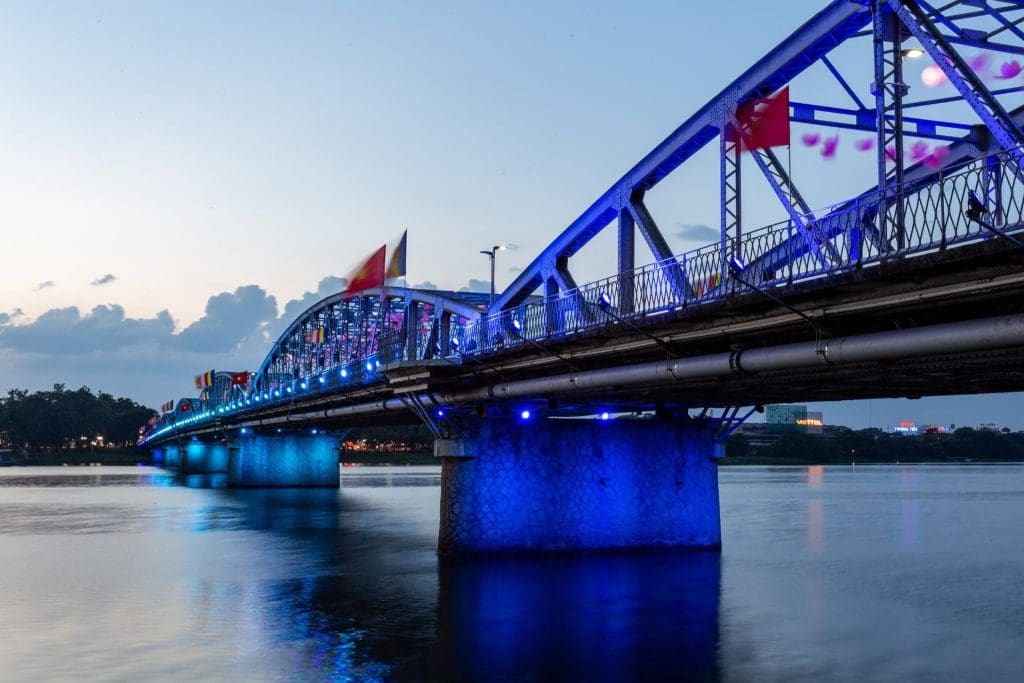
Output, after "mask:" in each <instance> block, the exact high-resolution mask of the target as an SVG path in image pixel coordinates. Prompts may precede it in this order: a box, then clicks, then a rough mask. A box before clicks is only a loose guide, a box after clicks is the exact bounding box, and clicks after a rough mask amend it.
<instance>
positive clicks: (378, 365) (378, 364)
mask: <svg viewBox="0 0 1024 683" xmlns="http://www.w3.org/2000/svg"><path fill="white" fill-rule="evenodd" d="M374 363H375V364H376V365H377V367H378V368H379V367H380V361H379V360H378V361H374Z"/></svg>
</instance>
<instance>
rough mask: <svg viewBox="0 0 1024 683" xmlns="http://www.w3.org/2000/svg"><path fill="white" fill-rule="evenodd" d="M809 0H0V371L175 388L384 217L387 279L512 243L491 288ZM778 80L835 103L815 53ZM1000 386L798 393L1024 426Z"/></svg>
mask: <svg viewBox="0 0 1024 683" xmlns="http://www.w3.org/2000/svg"><path fill="white" fill-rule="evenodd" d="M824 4H825V3H824V2H820V3H819V2H807V1H803V0H800V1H798V0H791V1H789V2H773V3H765V2H761V1H758V0H733V1H730V2H716V3H694V2H651V3H646V4H644V5H642V6H641V5H637V6H630V5H627V4H624V3H621V2H618V3H612V2H596V3H595V2H589V3H582V2H574V3H570V2H514V3H513V2H487V1H485V2H372V3H365V2H360V3H356V2H292V3H283V2H278V3H271V2H188V1H186V2H144V3H139V2H127V1H125V2H88V1H85V2H31V3H28V2H0V8H2V14H3V21H2V22H0V90H2V92H3V94H4V100H5V102H6V106H4V107H2V108H0V221H2V223H0V225H2V228H0V235H2V243H0V251H2V253H3V260H2V262H0V272H2V276H0V282H2V287H0V391H4V392H6V391H7V390H8V389H10V388H14V387H23V388H28V389H40V388H46V387H48V386H50V385H52V384H53V383H55V382H62V383H65V384H67V385H68V386H71V387H77V386H80V385H88V386H90V387H91V388H93V389H94V390H105V391H109V392H111V393H114V394H116V395H125V396H130V397H132V398H134V399H136V400H139V401H141V402H143V403H146V404H148V405H150V406H153V407H156V406H159V405H160V404H161V403H163V402H164V401H167V400H170V399H172V398H177V397H179V396H185V395H191V394H193V393H194V390H193V389H192V380H193V376H194V375H195V374H197V373H199V372H201V371H203V370H207V369H210V368H216V369H219V370H220V369H223V370H241V369H255V368H256V367H258V366H259V364H260V362H261V361H262V359H263V356H264V354H265V353H266V351H267V349H268V348H269V346H270V342H271V341H272V340H273V338H276V336H277V334H278V333H279V331H280V330H281V328H283V327H284V326H286V325H287V324H288V323H289V322H290V321H291V320H292V319H293V318H294V316H295V314H296V313H298V312H299V311H301V310H302V309H304V308H305V307H306V306H308V305H309V304H310V303H312V302H314V301H316V300H317V299H319V298H322V297H323V296H326V295H327V294H330V293H333V292H334V291H337V289H338V288H339V280H338V278H340V277H343V276H345V275H346V274H347V273H348V272H349V271H350V270H351V268H352V267H353V266H354V265H356V263H357V262H358V261H359V260H360V259H361V258H362V257H364V256H365V255H367V254H368V253H370V252H371V251H373V250H374V249H375V248H377V247H378V246H379V245H380V244H381V243H383V242H385V241H387V240H391V239H394V238H395V237H397V236H398V235H399V234H401V232H402V230H404V229H408V230H409V252H408V265H409V282H410V284H413V285H422V286H426V287H437V288H441V289H456V290H457V289H461V288H465V287H469V288H473V289H484V288H486V287H487V278H488V264H487V259H486V258H484V257H483V256H481V255H480V254H479V253H478V252H479V251H480V250H481V249H485V248H488V247H490V246H491V245H493V244H499V243H515V244H516V245H518V248H517V249H515V250H510V251H505V252H502V253H500V254H499V257H498V258H499V261H498V272H497V285H498V288H499V290H500V289H501V288H502V287H503V286H505V285H507V284H508V283H509V282H511V280H512V279H513V278H514V277H515V273H516V272H517V269H519V268H521V267H522V266H524V265H526V264H527V263H529V262H530V260H532V258H533V257H534V256H535V255H536V254H537V253H538V252H540V251H541V250H542V249H543V248H544V247H545V246H546V245H547V244H548V242H550V240H551V239H552V238H553V237H554V236H555V235H557V234H558V232H560V231H561V230H562V229H563V228H564V227H565V226H566V225H568V224H569V223H570V222H571V221H572V220H573V219H574V218H575V217H576V216H577V215H578V214H579V213H581V212H582V211H583V210H584V209H585V208H586V207H587V206H588V205H589V204H590V203H591V202H592V201H593V200H594V199H595V198H597V197H598V196H599V195H600V194H601V193H602V192H604V190H606V189H607V188H608V186H609V185H611V184H612V183H613V182H614V181H615V180H617V179H618V178H619V177H620V176H621V175H622V174H623V173H625V172H626V171H627V170H628V169H629V168H630V167H631V166H632V165H633V164H635V163H636V162H637V161H639V159H640V158H641V157H642V156H644V155H645V154H646V153H647V152H649V151H650V150H651V149H652V148H653V147H654V146H655V145H657V144H658V143H659V142H660V141H661V140H662V139H663V138H664V137H665V136H667V135H668V134H669V133H670V132H671V131H672V130H673V129H674V128H676V127H677V126H678V125H679V124H681V123H682V122H683V121H684V120H685V119H686V118H687V117H688V116H689V115H690V114H692V113H693V112H694V111H695V110H696V109H697V108H699V107H700V106H701V105H702V104H704V102H706V101H707V100H708V99H709V98H711V97H712V96H714V95H715V94H717V93H718V92H719V91H720V90H721V89H722V88H724V87H725V86H726V85H727V84H728V83H729V82H730V81H731V80H732V79H734V78H735V77H736V76H738V75H739V74H740V73H741V72H742V71H743V70H744V69H746V68H747V67H749V66H750V65H751V64H752V63H753V62H754V61H755V60H756V59H757V58H759V57H760V56H762V55H763V54H764V53H766V52H768V51H769V50H770V49H771V48H773V47H774V46H775V45H776V44H777V43H778V42H779V41H781V40H782V39H784V38H785V37H786V35H788V34H789V33H790V32H792V31H793V30H795V29H796V28H797V27H798V26H799V25H800V24H802V23H803V22H804V21H806V20H807V19H808V18H809V17H810V16H811V14H812V13H813V12H814V11H816V10H817V9H818V8H819V7H821V6H823V5H824ZM869 55H870V42H869V41H861V42H859V43H858V44H857V45H856V46H853V45H851V46H844V47H843V48H841V49H840V50H839V51H837V52H836V54H835V59H836V61H837V63H840V64H842V63H844V60H845V63H848V64H851V65H853V64H861V65H862V67H863V69H867V67H868V64H869ZM922 67H923V65H911V66H910V67H908V68H909V70H910V71H911V72H913V73H912V74H911V76H912V78H911V79H910V80H911V83H912V89H914V88H918V89H920V88H922V87H923V86H921V85H920V80H918V75H919V72H920V69H921V68H922ZM914 69H916V70H917V71H916V72H914ZM869 81H870V72H869V71H863V72H862V73H861V74H860V77H858V78H857V79H855V81H854V85H855V87H856V88H857V89H858V91H859V94H860V95H861V96H862V97H863V98H864V99H868V98H869V97H870V95H869V93H868V91H867V83H868V82H869ZM947 88H948V86H947ZM951 92H952V91H951V89H949V92H946V91H945V90H944V91H942V94H951ZM791 97H792V99H794V100H800V99H805V100H814V101H818V102H827V103H838V104H846V100H845V99H844V98H845V95H844V94H843V93H842V92H841V91H839V90H838V89H837V88H836V86H835V85H834V83H833V82H831V81H830V80H829V79H828V77H827V75H826V74H824V73H823V70H821V69H817V70H813V71H811V72H809V73H808V74H807V75H806V76H804V77H802V78H801V79H798V80H797V81H794V83H793V84H792V89H791ZM970 122H972V123H973V121H970ZM800 132H806V131H803V130H798V129H797V127H794V134H795V135H799V133H800ZM858 137H865V136H864V135H859V134H855V133H851V134H849V135H844V137H843V140H842V144H843V146H842V147H841V148H840V156H841V158H837V160H836V161H833V162H829V161H827V160H823V159H821V158H820V156H818V155H817V154H816V153H815V152H814V151H813V150H806V149H802V148H800V147H799V146H798V145H796V144H794V146H793V148H792V150H791V160H790V163H791V164H792V169H793V176H794V179H795V180H796V181H797V182H798V183H800V185H801V189H802V191H803V192H804V194H805V196H806V197H807V198H808V200H809V202H810V203H811V205H812V206H815V207H821V206H827V205H828V204H829V203H831V202H835V201H838V200H840V199H842V198H844V197H846V196H849V195H852V194H853V193H855V192H857V191H860V190H863V189H866V188H867V187H868V186H869V185H870V184H871V172H872V168H873V158H872V157H871V155H870V154H869V155H863V154H858V152H856V151H855V149H854V147H853V142H854V140H855V139H856V138H858ZM711 147H713V148H714V149H709V150H705V152H703V153H701V154H699V155H698V156H697V157H695V158H694V159H693V160H692V161H691V162H690V163H688V164H687V165H686V166H685V167H683V168H681V169H680V170H679V171H677V172H676V173H675V174H673V176H671V177H670V179H669V180H667V181H666V182H665V183H663V185H662V186H659V187H658V188H657V189H656V190H655V191H654V192H653V193H652V195H651V198H650V201H649V204H650V206H651V208H652V211H653V212H654V213H655V217H656V218H657V219H658V220H659V222H660V224H661V227H662V230H663V231H664V232H665V233H666V236H667V237H668V238H669V240H670V243H671V245H672V247H673V249H674V250H676V251H677V252H682V251H685V250H687V249H692V248H696V247H698V246H701V245H703V244H706V243H708V242H711V241H713V240H714V239H715V234H716V233H717V230H718V222H719V217H718V168H717V157H716V155H717V143H716V144H715V145H712V146H711ZM786 156H787V160H789V156H790V153H789V152H786ZM764 185H765V184H764V183H763V182H761V183H756V182H749V183H745V188H744V192H745V194H744V202H745V206H744V209H745V212H746V213H745V216H744V220H745V222H746V224H747V225H749V226H751V227H754V226H757V225H762V224H765V223H768V222H771V221H773V220H776V219H778V218H780V217H781V210H780V209H779V208H778V206H777V202H774V200H773V199H772V198H771V197H770V196H769V194H768V190H767V187H766V186H764ZM747 186H749V187H747ZM649 258H650V255H649V254H648V253H640V254H639V255H638V260H640V261H641V262H646V260H649ZM613 264H614V245H613V242H612V240H611V239H608V238H599V239H597V240H596V241H595V242H594V243H593V244H592V245H590V246H589V247H588V248H587V249H585V250H584V251H583V252H582V253H581V254H580V255H579V257H577V258H576V259H574V261H573V264H572V266H573V270H574V273H575V274H576V279H577V281H579V282H581V283H582V282H586V281H587V280H591V279H595V278H598V277H604V276H606V275H610V274H611V273H612V272H613ZM1017 400H1018V399H1017V396H1016V395H1013V396H1008V395H1002V396H986V397H970V398H935V399H922V400H919V401H913V402H910V401H874V402H872V403H871V405H870V407H869V405H868V403H867V402H849V403H843V404H838V403H834V404H818V405H816V406H815V407H816V408H818V409H821V410H823V411H824V413H825V418H826V421H828V422H830V423H841V424H842V423H845V424H849V425H851V426H854V427H862V426H867V424H868V420H869V410H870V419H871V421H872V423H873V424H874V426H885V425H891V424H894V423H896V422H897V421H899V420H914V421H917V422H922V423H926V422H927V423H943V424H948V423H950V422H954V423H957V424H960V425H976V424H977V423H980V422H996V423H999V424H1000V425H1003V424H1006V425H1010V426H1013V427H1016V428H1024V418H1021V417H1020V415H1019V412H1020V411H1018V410H1016V408H1015V404H1016V403H1017Z"/></svg>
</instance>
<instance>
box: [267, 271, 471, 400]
mask: <svg viewBox="0 0 1024 683" xmlns="http://www.w3.org/2000/svg"><path fill="white" fill-rule="evenodd" d="M455 296H456V295H447V296H446V295H445V294H443V293H438V292H424V291H418V290H410V289H405V288H400V287H381V288H375V289H370V290H366V291H364V292H360V293H358V294H355V295H352V294H345V293H344V292H342V293H339V294H335V295H332V296H329V297H327V298H326V299H323V300H322V301H319V302H317V303H315V304H313V305H312V306H310V307H309V308H308V309H306V310H305V311H304V312H303V313H302V314H300V315H299V316H298V317H297V318H296V319H295V321H294V322H293V323H292V324H291V325H289V327H288V328H287V329H286V330H285V331H284V332H283V333H282V334H281V336H280V337H279V338H278V339H277V341H275V342H274V345H273V346H272V347H271V351H270V353H269V354H268V355H267V357H266V358H265V359H264V361H263V363H262V365H261V366H260V369H259V370H258V371H257V372H256V374H255V377H254V380H253V386H254V387H257V388H258V390H259V391H266V390H268V389H270V388H271V384H282V383H284V382H285V381H289V382H290V381H292V380H294V379H298V378H301V377H306V376H310V375H314V374H319V373H321V372H323V371H325V370H328V369H332V368H334V367H338V366H344V365H346V364H350V363H353V362H357V361H360V360H362V359H364V358H367V357H373V356H375V355H376V354H377V353H378V345H379V344H380V343H381V341H382V340H383V339H388V340H391V339H392V337H393V338H394V340H397V341H399V342H400V343H401V344H402V347H401V348H402V353H404V354H405V355H411V356H412V357H418V355H419V354H418V350H419V349H420V348H424V345H425V344H427V343H428V340H426V339H421V336H425V335H430V334H433V335H434V341H433V343H434V344H437V343H438V340H437V338H436V337H437V335H438V334H440V329H441V327H443V326H442V325H438V332H433V333H432V331H431V326H430V325H426V326H421V325H420V324H419V316H418V312H419V311H421V310H424V309H426V308H429V309H430V310H431V314H432V315H433V316H434V317H439V316H440V317H441V319H442V320H447V325H448V327H449V328H450V325H451V317H452V316H453V315H455V316H459V317H461V318H465V319H468V320H475V319H477V318H479V315H480V311H479V309H478V308H477V307H476V306H474V305H473V304H471V303H468V302H466V301H460V300H458V299H457V298H455ZM421 327H422V329H421ZM321 328H322V329H324V330H325V338H324V341H323V342H307V341H306V335H307V334H308V333H310V332H313V331H315V330H317V329H321ZM442 346H443V349H444V350H445V351H446V350H447V348H448V339H447V336H446V338H445V340H444V341H443V342H442Z"/></svg>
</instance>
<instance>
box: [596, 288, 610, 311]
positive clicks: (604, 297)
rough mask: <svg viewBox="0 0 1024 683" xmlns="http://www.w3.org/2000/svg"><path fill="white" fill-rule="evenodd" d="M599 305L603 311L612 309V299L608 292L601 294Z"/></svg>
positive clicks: (598, 300)
mask: <svg viewBox="0 0 1024 683" xmlns="http://www.w3.org/2000/svg"><path fill="white" fill-rule="evenodd" d="M597 305H598V306H600V307H601V309H602V310H605V309H608V308H611V305H612V298H611V296H610V295H609V294H608V292H601V296H599V297H597Z"/></svg>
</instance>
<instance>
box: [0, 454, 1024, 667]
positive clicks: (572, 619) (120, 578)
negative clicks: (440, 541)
mask: <svg viewBox="0 0 1024 683" xmlns="http://www.w3.org/2000/svg"><path fill="white" fill-rule="evenodd" d="M720 481H721V494H722V522H723V543H724V548H723V550H722V552H721V554H718V553H672V554H661V555H646V556H622V555H620V556H610V557H601V556H591V557H578V558H545V559H530V560H503V561H476V562H469V563H458V564H449V563H441V562H439V561H438V559H437V557H436V556H435V554H434V549H435V543H436V533H437V517H438V499H439V494H440V489H439V483H440V471H439V470H438V469H436V468H380V469H370V468H345V469H343V473H342V488H341V490H340V491H336V490H281V491H252V490H224V489H211V488H202V486H203V485H204V484H207V483H209V482H207V481H204V480H202V479H200V478H193V479H191V480H188V481H185V482H182V481H180V480H176V479H175V477H174V476H173V475H171V474H168V473H165V472H162V471H160V470H156V469H151V468H144V467H138V468H112V467H109V468H9V469H4V470H0V590H2V594H0V680H4V681H42V680H68V681H72V680H73V681H91V680H97V681H107V680H119V681H138V680H169V681H170V680H174V681H181V680H240V681H242V680H244V681H260V680H302V681H319V680H346V681H347V680H353V681H362V680H508V681H530V680H537V681H541V680H562V681H603V680H608V681H613V680H644V681H647V680H702V681H754V680H757V681H787V682H791V681H822V680H830V681H837V680H842V681H965V680H977V681H1021V680H1024V543H1022V540H1024V533H1022V523H1024V466H1021V465H991V466H970V465H965V466H910V465H907V466H899V465H897V466H874V467H856V468H851V467H825V468H822V467H811V468H795V467H732V468H722V469H721V470H720ZM189 485H191V487H190V486H189Z"/></svg>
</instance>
